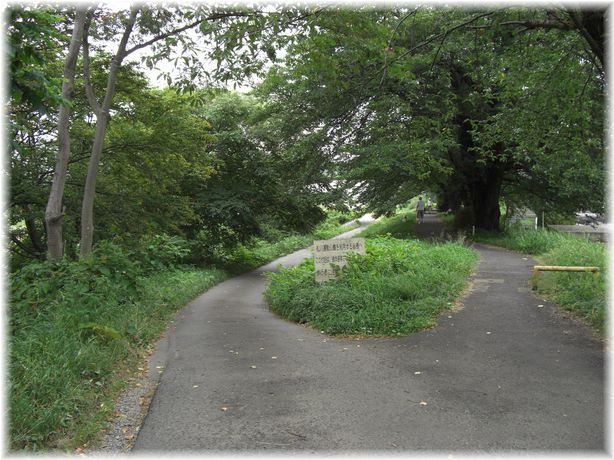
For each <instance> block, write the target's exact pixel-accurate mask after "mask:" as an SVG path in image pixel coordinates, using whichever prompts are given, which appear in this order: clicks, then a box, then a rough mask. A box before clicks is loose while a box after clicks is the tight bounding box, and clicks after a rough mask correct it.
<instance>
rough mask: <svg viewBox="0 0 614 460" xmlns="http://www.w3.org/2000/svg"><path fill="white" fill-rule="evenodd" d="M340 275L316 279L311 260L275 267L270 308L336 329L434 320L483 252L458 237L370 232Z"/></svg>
mask: <svg viewBox="0 0 614 460" xmlns="http://www.w3.org/2000/svg"><path fill="white" fill-rule="evenodd" d="M366 250H367V255H366V256H365V257H359V256H356V257H353V258H351V259H350V261H349V263H348V265H347V266H346V267H345V268H344V269H343V270H342V271H341V272H340V273H339V278H338V279H337V280H333V281H329V282H327V283H323V284H321V285H319V284H317V283H316V282H315V280H314V265H313V260H312V259H309V260H306V261H305V262H303V263H301V264H300V265H298V266H297V267H294V268H289V269H284V270H282V271H281V272H279V273H274V274H270V275H269V277H270V279H271V283H270V284H269V286H268V288H267V290H266V292H265V299H266V300H267V302H268V304H269V306H270V308H271V310H273V311H274V312H276V313H278V314H279V315H280V316H283V317H285V318H287V319H290V320H292V321H296V322H298V323H306V324H309V325H311V326H313V327H317V328H318V329H320V330H323V331H324V332H326V333H328V334H332V335H338V334H341V335H348V334H349V335H354V334H358V335H369V336H388V335H402V334H408V333H410V332H413V331H416V330H419V329H422V328H425V327H428V326H430V325H432V324H434V320H435V318H436V316H437V314H438V313H439V312H440V311H441V310H442V309H443V308H445V307H446V306H447V305H449V303H451V302H453V301H454V300H455V299H456V298H457V296H458V295H459V293H460V292H461V291H462V289H463V288H464V286H465V285H466V282H467V277H468V275H469V274H470V273H471V270H472V268H473V266H474V264H475V262H476V260H477V255H476V254H475V253H474V251H472V250H470V249H467V248H465V247H463V246H462V245H459V244H456V243H448V244H445V245H432V244H428V243H424V242H420V241H415V240H414V241H407V240H400V239H395V238H391V237H379V238H374V239H370V240H367V242H366Z"/></svg>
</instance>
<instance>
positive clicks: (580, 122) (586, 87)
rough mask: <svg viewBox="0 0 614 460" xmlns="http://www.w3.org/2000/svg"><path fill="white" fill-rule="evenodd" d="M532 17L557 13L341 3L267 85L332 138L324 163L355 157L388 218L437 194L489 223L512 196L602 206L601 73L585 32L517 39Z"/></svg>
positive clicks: (531, 32)
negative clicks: (570, 170) (416, 197)
mask: <svg viewBox="0 0 614 460" xmlns="http://www.w3.org/2000/svg"><path fill="white" fill-rule="evenodd" d="M527 17H530V18H531V20H532V21H534V23H537V22H540V23H541V24H544V23H546V22H547V18H548V17H550V12H548V11H544V10H540V9H533V10H526V9H507V10H503V11H492V10H484V11H477V10H475V11H472V10H458V9H456V10H454V9H429V8H422V9H420V8H418V9H400V10H390V11H379V12H378V11H373V10H368V11H364V10H363V11H347V10H339V11H333V10H331V11H329V12H327V14H325V15H322V17H321V18H320V21H319V22H318V25H317V27H316V28H315V29H314V31H313V33H312V34H311V35H310V36H309V37H306V38H305V39H304V40H303V41H302V42H301V43H300V44H299V45H297V46H295V47H292V48H290V50H289V53H288V58H287V60H286V66H285V67H284V68H280V69H276V70H275V71H273V72H272V73H271V76H270V77H269V81H268V82H267V83H265V87H266V88H268V91H269V94H270V95H271V97H275V98H278V99H280V100H282V101H283V103H282V104H283V107H284V110H285V111H286V113H288V114H289V116H291V117H292V118H293V120H295V122H302V124H301V125H300V130H301V132H302V135H303V137H310V138H312V139H315V138H316V137H317V136H319V137H320V141H321V142H320V144H319V145H318V148H317V150H316V151H317V152H318V153H319V154H320V158H321V159H322V160H323V163H322V164H323V165H324V166H323V167H324V168H328V169H329V170H332V169H333V168H334V167H335V166H334V165H335V164H336V165H338V164H340V163H341V164H343V165H344V168H345V170H346V171H347V172H346V174H344V175H341V176H339V177H338V178H339V179H345V180H346V181H347V183H346V185H347V186H348V187H351V190H352V191H353V192H354V194H355V195H356V196H357V197H358V199H359V200H360V201H361V202H362V203H364V204H365V205H366V206H367V207H368V208H369V209H372V210H374V211H375V212H377V213H383V212H387V211H391V210H393V209H394V207H395V206H396V205H397V204H400V203H402V202H404V201H406V200H407V199H408V198H409V197H410V196H412V194H415V193H418V192H419V191H420V190H424V189H427V188H430V189H433V188H436V189H438V191H439V192H440V195H441V196H442V198H443V201H444V202H445V203H444V204H446V205H449V206H450V207H453V208H454V207H457V206H459V205H461V204H465V205H467V206H468V207H470V208H471V209H472V211H473V218H474V222H475V224H476V226H477V227H479V228H485V229H498V228H499V202H500V199H501V198H502V197H503V195H502V194H503V193H506V192H508V191H511V190H513V192H514V194H515V196H518V195H522V196H523V197H524V198H523V199H524V200H525V201H532V202H534V203H537V202H538V201H539V199H541V200H542V201H541V202H542V203H543V202H544V201H543V199H544V197H549V199H548V200H547V201H548V203H549V207H550V209H554V208H555V207H556V208H559V210H567V211H569V210H571V209H574V208H575V209H577V208H578V207H583V206H585V205H586V204H587V202H589V201H590V202H592V203H593V206H596V207H597V208H599V207H601V206H602V204H603V174H602V171H603V145H602V142H601V136H602V132H603V116H602V114H601V112H600V111H601V110H602V107H603V93H602V74H601V72H600V69H599V67H598V66H597V65H596V64H595V60H594V59H593V57H594V55H593V54H592V52H591V49H590V48H586V49H585V47H584V46H583V45H584V43H585V38H584V37H583V35H581V34H579V33H577V32H576V31H574V30H570V29H571V28H570V27H564V28H554V27H550V28H545V27H539V28H537V27H536V28H529V29H527V30H526V31H525V32H523V33H520V34H519V33H517V30H516V29H515V27H513V25H516V24H517V23H518V22H520V21H521V20H525V19H526V18H527ZM553 67H554V69H555V70H552V69H553ZM553 72H556V73H557V76H558V78H557V80H556V82H549V79H551V78H552V76H553V75H552V74H553ZM548 101H552V102H551V103H550V106H549V107H548V105H547V104H548ZM580 101H582V103H581V104H579V102H580ZM541 111H544V116H541V117H540V116H539V113H540V112H541ZM527 120H531V123H527ZM557 134H558V137H557ZM331 158H332V159H333V160H334V161H330V160H331ZM563 159H564V160H563ZM570 164H575V165H576V168H575V169H574V174H573V176H571V175H569V174H568V175H563V176H561V174H559V173H560V172H561V171H562V170H563V169H564V168H565V167H569V165H570ZM562 179H563V180H562ZM578 182H581V183H582V184H583V185H581V186H577V183H578ZM544 190H547V192H544Z"/></svg>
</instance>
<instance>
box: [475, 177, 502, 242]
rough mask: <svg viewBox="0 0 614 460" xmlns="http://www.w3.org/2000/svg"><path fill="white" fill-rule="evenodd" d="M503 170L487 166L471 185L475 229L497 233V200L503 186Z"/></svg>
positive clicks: (498, 214) (499, 213)
mask: <svg viewBox="0 0 614 460" xmlns="http://www.w3.org/2000/svg"><path fill="white" fill-rule="evenodd" d="M504 174H505V172H504V168H503V167H501V166H500V165H489V166H488V167H487V168H485V170H484V174H483V175H482V176H481V177H479V178H478V179H477V180H475V182H474V183H473V184H472V197H471V198H472V207H473V216H474V224H475V227H476V228H480V229H483V230H491V231H496V232H498V231H499V230H500V226H499V220H500V217H501V210H500V209H499V198H500V196H501V186H502V185H503V176H504Z"/></svg>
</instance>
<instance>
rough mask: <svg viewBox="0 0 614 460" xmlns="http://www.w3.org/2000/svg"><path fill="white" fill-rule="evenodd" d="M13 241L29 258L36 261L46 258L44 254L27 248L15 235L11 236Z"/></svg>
mask: <svg viewBox="0 0 614 460" xmlns="http://www.w3.org/2000/svg"><path fill="white" fill-rule="evenodd" d="M11 241H12V242H13V243H15V245H17V247H18V248H19V249H21V250H22V251H23V252H24V253H25V254H26V255H27V256H30V257H33V258H35V259H44V257H45V254H44V253H40V252H36V251H35V250H34V249H31V248H29V247H27V246H26V245H25V244H24V243H23V242H21V241H20V240H19V238H17V236H15V235H14V234H11Z"/></svg>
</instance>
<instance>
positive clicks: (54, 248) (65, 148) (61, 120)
mask: <svg viewBox="0 0 614 460" xmlns="http://www.w3.org/2000/svg"><path fill="white" fill-rule="evenodd" d="M84 24H85V8H77V10H76V14H75V24H74V27H73V32H72V37H71V39H70V44H69V46H68V54H67V55H66V60H65V61H64V73H63V77H64V81H63V82H62V97H63V98H64V99H65V100H66V101H68V102H70V101H72V98H73V92H74V87H75V71H76V67H77V58H78V57H79V49H80V48H81V41H82V38H83V29H84V27H83V26H84ZM71 112H72V110H71V108H70V106H69V105H68V104H66V103H64V104H62V105H60V111H59V114H58V155H57V157H56V163H55V171H54V173H53V182H52V184H51V192H50V193H49V200H48V201H47V208H46V209H45V224H46V228H47V254H48V257H49V259H50V260H55V261H57V260H60V259H61V258H62V256H63V254H64V244H63V241H62V221H63V219H64V210H63V209H62V198H63V197H64V185H65V183H66V171H67V169H68V158H69V156H70V135H69V128H70V114H71Z"/></svg>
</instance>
